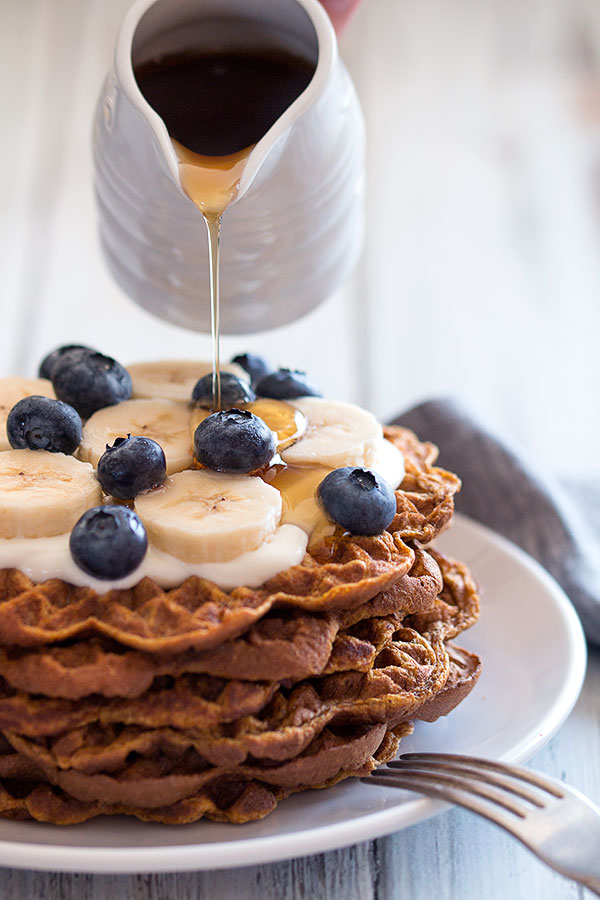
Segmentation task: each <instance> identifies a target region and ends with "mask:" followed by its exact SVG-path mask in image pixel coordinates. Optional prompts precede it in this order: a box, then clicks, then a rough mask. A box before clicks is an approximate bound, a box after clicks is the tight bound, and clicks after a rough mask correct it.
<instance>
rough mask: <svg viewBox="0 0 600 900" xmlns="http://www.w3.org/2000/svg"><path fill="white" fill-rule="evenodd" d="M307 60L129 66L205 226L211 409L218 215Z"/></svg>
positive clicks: (217, 388)
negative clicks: (171, 147) (156, 117)
mask: <svg viewBox="0 0 600 900" xmlns="http://www.w3.org/2000/svg"><path fill="white" fill-rule="evenodd" d="M314 71H315V65H314V63H311V62H309V61H307V60H306V59H304V58H303V57H300V56H297V55H294V54H292V53H289V52H287V51H284V50H282V49H275V48H270V49H266V48H265V49H264V50H259V49H257V50H254V51H251V50H222V51H219V52H212V53H202V54H193V53H185V54H176V55H166V56H164V57H162V58H160V59H158V60H153V61H150V62H147V63H145V64H143V65H141V66H138V67H136V69H135V78H136V80H137V83H138V87H139V88H140V91H141V92H142V94H143V95H144V97H145V99H146V100H147V101H148V103H149V104H150V106H152V108H153V109H154V110H155V111H156V112H157V113H158V115H159V116H160V117H161V119H162V120H163V122H164V123H165V125H166V127H167V131H168V132H169V136H170V138H171V140H172V141H173V145H174V147H175V151H176V153H177V157H178V160H179V171H180V180H181V186H182V187H183V189H184V191H185V192H186V193H187V195H188V197H189V198H190V199H191V200H192V201H193V203H195V205H196V206H197V207H198V209H199V210H200V212H201V213H202V215H203V216H204V221H205V224H206V229H207V233H208V248H209V255H210V307H211V331H212V344H213V410H215V411H216V410H220V409H221V376H220V356H219V331H220V328H219V308H220V292H219V255H220V237H221V216H222V215H223V212H224V211H225V210H226V208H227V207H228V206H229V204H230V203H231V201H232V200H233V199H234V198H235V197H236V195H237V193H238V190H239V183H240V177H241V175H242V172H243V170H244V166H245V165H246V161H247V159H248V156H249V155H250V152H251V151H252V148H253V147H254V145H255V144H256V143H257V142H258V141H259V140H260V139H261V137H263V135H265V134H266V133H267V131H268V130H269V128H270V127H271V125H273V124H274V123H275V122H276V121H277V119H278V118H279V117H280V116H281V114H282V113H283V112H285V110H286V109H287V108H288V107H289V106H291V104H292V103H293V102H294V100H295V99H296V98H297V97H299V96H300V94H301V93H302V92H303V91H304V89H305V88H306V87H307V86H308V84H309V82H310V80H311V78H312V76H313V74H314Z"/></svg>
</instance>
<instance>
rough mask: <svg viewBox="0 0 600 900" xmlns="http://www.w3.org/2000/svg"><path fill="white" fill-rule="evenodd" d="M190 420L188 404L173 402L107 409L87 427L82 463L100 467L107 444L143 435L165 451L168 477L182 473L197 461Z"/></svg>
mask: <svg viewBox="0 0 600 900" xmlns="http://www.w3.org/2000/svg"><path fill="white" fill-rule="evenodd" d="M189 418H190V411H189V409H188V408H187V406H186V405H185V403H173V402H172V401H171V400H125V401H123V403H117V404H116V406H106V407H105V408H104V409H99V410H98V411H97V412H95V413H94V414H93V416H90V418H89V419H88V420H87V422H86V423H85V426H84V429H83V440H82V441H81V444H80V445H79V450H78V456H79V459H82V460H84V461H85V462H91V463H92V465H94V466H97V465H98V460H99V459H100V457H101V456H102V454H103V453H104V451H105V450H106V445H107V444H113V443H114V442H115V439H116V438H118V437H127V435H128V434H131V435H141V436H142V437H149V438H152V440H153V441H156V443H157V444H160V446H161V447H162V448H163V450H164V453H165V457H166V459H167V474H169V475H171V474H172V473H173V472H181V470H182V469H187V468H189V466H191V464H192V460H193V456H192V446H191V441H190V432H189Z"/></svg>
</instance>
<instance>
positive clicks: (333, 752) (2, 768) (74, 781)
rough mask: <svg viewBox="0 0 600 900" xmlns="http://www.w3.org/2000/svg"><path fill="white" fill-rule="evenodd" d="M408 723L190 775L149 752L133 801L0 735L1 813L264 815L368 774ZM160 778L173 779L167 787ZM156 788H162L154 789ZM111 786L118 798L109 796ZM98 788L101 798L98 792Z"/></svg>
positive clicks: (44, 816) (52, 817)
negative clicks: (279, 758)
mask: <svg viewBox="0 0 600 900" xmlns="http://www.w3.org/2000/svg"><path fill="white" fill-rule="evenodd" d="M449 650H450V655H451V657H454V658H455V659H459V658H460V657H461V655H462V654H463V653H464V651H460V650H458V648H449ZM467 656H469V657H470V658H471V662H472V666H471V667H470V671H469V673H468V675H467V676H466V679H467V682H468V686H467V691H468V690H469V689H470V687H471V686H472V680H473V678H474V677H476V675H475V674H474V673H475V669H476V667H477V665H478V664H477V663H474V661H475V657H473V655H472V654H467ZM463 659H464V657H463ZM453 666H454V664H451V666H450V675H449V679H448V681H449V682H451V687H449V688H447V689H446V690H445V692H444V694H445V696H444V704H443V705H444V708H442V704H440V702H439V701H438V703H437V710H436V712H437V714H438V715H439V714H444V713H445V712H448V711H450V709H451V708H453V707H454V706H455V705H456V703H457V702H459V700H460V699H462V696H463V694H464V691H463V686H462V680H463V673H464V668H463V666H462V664H460V665H459V666H458V667H457V668H456V670H455V671H453ZM441 693H442V692H440V694H441ZM438 696H439V695H438ZM431 702H432V701H429V704H431ZM434 702H435V698H434ZM429 704H427V703H426V704H424V706H423V707H422V708H421V712H425V715H419V718H425V719H427V720H428V721H431V719H429V718H428V717H427V707H428V705H429ZM434 718H435V716H434ZM411 730H412V727H411V725H410V724H409V723H407V722H402V723H400V724H399V725H397V726H396V727H395V728H387V727H386V726H385V725H384V724H376V725H372V726H362V727H361V726H358V727H356V726H351V727H349V726H346V727H344V726H342V727H340V728H335V726H334V727H330V728H325V729H323V731H322V732H321V733H320V735H319V737H318V738H317V739H316V740H315V741H314V742H313V743H311V744H310V746H309V748H307V750H306V751H305V752H304V754H301V755H300V756H299V757H298V758H297V759H296V760H292V762H291V763H288V764H286V765H282V766H279V767H273V766H255V767H254V768H252V767H248V766H246V767H242V766H238V767H236V768H234V769H233V770H231V771H229V772H220V773H219V774H217V772H216V770H214V769H213V770H212V773H211V774H212V777H211V775H208V774H207V773H206V772H205V773H204V774H203V775H202V774H200V775H198V774H197V775H196V776H191V778H190V777H189V773H188V775H187V776H186V773H185V772H184V773H181V772H179V773H177V772H174V771H173V770H174V768H175V767H176V763H174V762H173V761H172V760H168V759H165V758H164V757H162V758H159V759H158V760H152V759H151V760H150V762H149V765H148V764H146V767H145V768H142V767H143V763H142V765H141V766H139V768H140V769H142V771H138V772H137V773H136V772H132V769H131V767H130V768H129V770H128V772H127V774H128V775H129V776H132V775H133V776H134V777H133V779H132V780H133V782H134V785H133V786H131V787H130V789H129V795H130V796H129V799H131V800H134V802H133V803H127V802H124V801H123V799H122V793H121V791H120V785H119V780H118V779H115V778H114V777H113V776H107V775H99V776H89V775H88V776H86V774H85V773H80V772H78V771H76V770H71V771H70V772H66V773H63V775H62V779H61V775H60V774H59V773H56V771H55V775H54V777H55V781H54V783H48V780H47V774H48V772H47V770H46V771H44V770H43V769H42V768H40V767H39V765H37V764H36V762H34V761H33V760H32V758H31V757H30V756H26V755H23V754H22V753H19V752H17V751H15V749H14V748H13V747H12V746H11V745H10V744H9V743H8V742H7V741H4V743H3V744H2V743H0V752H1V753H2V754H3V755H0V815H2V816H4V817H7V818H14V819H28V818H33V819H36V820H38V821H42V822H53V823H55V824H63V825H66V824H75V823H78V822H83V821H85V820H87V819H90V818H93V817H94V816H97V815H115V814H126V815H133V816H136V817H137V818H138V819H141V820H143V821H155V822H162V823H168V824H184V823H188V822H193V821H197V820H198V819H200V818H203V817H204V818H207V819H211V820H213V821H218V822H231V823H242V822H248V821H252V820H255V819H260V818H263V817H264V816H266V815H268V814H269V813H270V812H272V811H273V810H274V809H275V807H276V805H277V803H278V802H279V801H281V800H283V799H284V798H286V797H288V796H290V794H293V793H296V792H297V791H301V790H306V789H308V788H327V787H330V786H332V785H334V784H336V783H338V782H339V781H341V780H343V779H345V778H348V777H352V776H361V775H366V774H368V773H369V772H370V771H372V770H373V769H374V768H376V766H378V765H380V764H382V763H384V762H387V761H388V760H390V759H391V758H392V757H393V756H394V755H395V753H396V751H397V748H398V743H399V740H400V739H401V737H403V736H405V735H406V734H409V733H410V732H411ZM1 741H2V738H0V742H1ZM121 774H122V775H123V774H124V773H121ZM136 774H137V775H138V778H137V783H136V778H135V775H136ZM251 775H252V776H253V777H251ZM140 776H141V777H140ZM202 777H203V778H204V784H202V786H200V787H199V788H198V789H197V790H193V785H194V784H198V783H199V782H201V780H202ZM165 778H168V779H170V780H169V781H168V782H167V783H166V789H165V787H164V785H165V782H164V779H165ZM194 778H195V779H196V781H195V782H194ZM59 780H62V781H63V785H64V786H66V785H68V788H69V790H68V791H67V790H65V787H63V786H60V785H58V784H57V783H56V782H57V781H59ZM286 782H287V783H286ZM109 787H110V789H111V790H109ZM158 788H160V794H157V793H156V791H157V789H158ZM115 789H116V791H117V795H118V798H119V799H118V800H117V801H116V802H112V801H113V800H114V794H115ZM190 790H191V791H192V792H191V793H189V794H188V795H187V796H182V797H181V798H180V799H178V800H176V801H174V802H172V803H167V804H165V805H162V806H160V805H156V803H157V802H163V800H164V799H165V796H167V795H170V796H174V795H176V794H177V792H180V793H183V794H185V793H186V792H187V791H190ZM111 793H112V797H111ZM75 795H77V796H75ZM98 795H100V797H101V799H97V797H98ZM93 798H96V799H93ZM148 798H152V799H151V805H148Z"/></svg>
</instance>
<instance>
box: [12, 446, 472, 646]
mask: <svg viewBox="0 0 600 900" xmlns="http://www.w3.org/2000/svg"><path fill="white" fill-rule="evenodd" d="M386 434H387V437H388V439H389V440H391V441H392V442H393V443H394V444H395V445H396V446H397V447H398V448H399V449H400V450H402V452H403V453H404V456H405V464H406V475H405V478H404V481H403V482H402V484H401V486H400V489H399V490H398V491H396V502H397V513H396V516H395V518H394V520H393V521H392V523H391V525H390V526H389V528H388V529H387V530H386V531H384V532H383V533H382V534H380V535H375V536H371V537H363V536H356V535H349V534H347V533H343V532H342V530H341V529H340V528H338V529H337V530H336V533H335V534H334V535H333V536H331V537H327V538H324V539H322V540H320V541H318V542H316V543H312V544H311V545H309V549H308V552H307V553H306V555H305V557H304V559H303V560H302V562H301V563H300V564H299V565H296V566H293V567H291V568H290V569H287V570H285V571H283V572H280V573H279V574H278V575H276V576H274V577H273V578H271V579H269V580H268V581H267V582H266V583H265V584H263V585H262V586H261V587H260V588H256V589H251V588H246V587H239V588H235V589H233V590H231V591H225V590H222V589H220V588H219V587H217V586H216V585H215V584H212V583H210V582H207V581H206V580H203V579H199V578H196V577H192V578H188V579H187V580H186V581H185V582H184V583H183V584H182V585H181V586H180V587H178V588H175V589H173V590H170V591H164V590H163V589H161V588H160V587H159V586H158V585H157V584H156V583H154V582H152V581H151V580H149V579H147V578H146V579H144V580H143V581H142V582H140V584H138V585H137V586H135V587H133V588H131V589H129V590H111V591H108V592H107V593H106V594H99V593H98V592H96V591H94V590H92V589H90V588H85V587H81V588H78V587H74V586H72V585H69V584H67V583H66V582H64V581H60V580H56V579H53V580H50V581H48V582H46V583H44V584H34V583H32V582H31V581H30V580H29V579H28V578H26V577H25V576H24V575H22V574H21V573H19V572H18V571H16V570H10V569H7V570H3V571H0V642H1V643H2V644H5V645H18V646H22V647H34V646H38V645H41V644H47V643H54V642H58V641H64V640H66V639H70V638H73V637H75V636H77V635H81V634H82V633H84V632H85V633H95V634H98V635H102V636H104V637H109V638H112V639H113V640H116V641H118V642H119V643H121V644H124V645H126V646H128V647H132V648H136V649H139V650H144V651H147V652H151V653H165V654H169V653H173V652H181V651H183V650H186V649H192V648H193V649H195V650H200V649H201V650H208V649H211V648H215V647H217V646H218V645H219V644H220V643H222V642H223V641H226V640H231V639H233V638H235V637H236V636H238V635H240V634H241V633H243V632H244V631H246V630H247V629H248V628H249V627H250V626H251V625H252V624H253V623H254V622H256V621H258V620H259V619H260V618H262V617H263V616H264V615H265V614H266V613H267V612H268V611H269V610H270V609H272V608H280V607H293V608H297V609H304V610H310V611H313V612H326V611H330V610H343V609H353V608H356V607H358V606H360V605H361V604H364V603H366V602H368V601H369V600H371V598H373V597H374V596H376V595H377V594H380V593H381V592H385V591H388V590H393V589H395V590H396V592H400V594H401V593H402V592H403V591H405V592H406V598H407V604H408V606H407V611H409V609H410V603H411V602H413V603H414V597H413V595H414V590H415V583H414V579H413V578H411V577H407V576H408V575H409V572H410V571H411V569H412V567H413V565H414V564H415V558H416V557H415V549H414V547H413V546H412V542H413V541H421V542H429V541H431V540H433V539H434V538H435V536H436V535H437V534H438V533H439V532H440V531H441V530H442V529H443V528H444V527H445V526H446V525H447V523H448V522H449V520H450V518H451V516H452V510H453V496H454V493H455V492H456V490H457V489H458V487H459V481H458V479H457V478H456V477H455V476H454V475H451V474H450V473H448V472H445V471H444V470H443V469H440V468H437V467H436V466H434V465H433V461H434V459H435V449H434V448H433V447H432V445H429V444H422V443H420V442H419V441H418V440H417V438H416V437H415V436H414V435H413V434H412V433H411V432H409V431H407V430H405V429H401V428H391V429H388V430H387V432H386Z"/></svg>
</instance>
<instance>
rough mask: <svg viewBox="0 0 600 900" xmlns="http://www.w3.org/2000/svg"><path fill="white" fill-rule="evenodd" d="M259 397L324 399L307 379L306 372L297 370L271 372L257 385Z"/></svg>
mask: <svg viewBox="0 0 600 900" xmlns="http://www.w3.org/2000/svg"><path fill="white" fill-rule="evenodd" d="M256 393H257V394H258V396H259V397H272V398H273V399H274V400H294V399H296V397H322V396H323V395H322V393H321V391H320V389H319V388H318V387H317V386H316V385H315V384H312V382H310V381H309V379H308V378H307V377H306V372H299V371H298V370H297V369H278V371H277V372H270V373H269V374H268V375H263V377H262V378H261V379H260V380H259V381H258V382H257V384H256Z"/></svg>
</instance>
